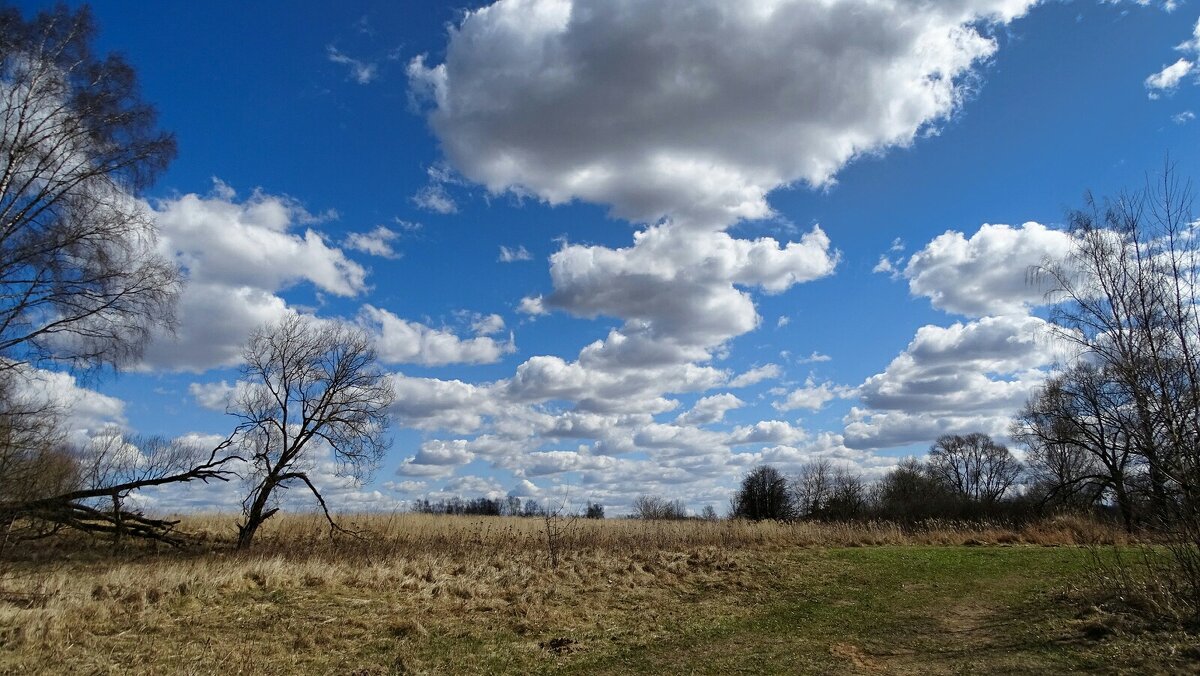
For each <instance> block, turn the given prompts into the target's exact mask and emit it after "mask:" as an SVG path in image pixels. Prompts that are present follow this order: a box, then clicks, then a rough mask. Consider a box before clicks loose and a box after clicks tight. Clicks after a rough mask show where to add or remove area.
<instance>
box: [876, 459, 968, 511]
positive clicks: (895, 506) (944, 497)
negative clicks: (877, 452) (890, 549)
mask: <svg viewBox="0 0 1200 676" xmlns="http://www.w3.org/2000/svg"><path fill="white" fill-rule="evenodd" d="M874 493H875V496H874V502H875V506H876V510H877V512H878V514H879V516H880V517H881V518H884V519H890V520H893V521H902V522H906V523H913V522H917V521H923V520H925V519H930V518H933V517H938V516H947V515H949V514H953V513H954V509H955V508H954V498H953V496H952V495H950V494H949V493H948V492H947V491H946V489H945V488H944V487H943V486H942V484H941V483H940V482H938V481H936V480H935V479H933V478H932V477H931V476H930V475H929V473H928V472H927V471H926V466H925V464H924V463H923V462H921V461H920V460H918V459H917V458H913V457H908V458H904V459H902V460H900V462H899V463H898V464H897V466H896V467H895V468H893V469H892V470H891V471H890V472H888V473H887V474H885V475H884V477H883V479H881V480H880V481H879V483H877V484H876V485H875V489H874Z"/></svg>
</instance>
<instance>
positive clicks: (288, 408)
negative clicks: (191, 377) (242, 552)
mask: <svg viewBox="0 0 1200 676" xmlns="http://www.w3.org/2000/svg"><path fill="white" fill-rule="evenodd" d="M244 358H245V362H246V365H245V366H244V367H243V368H242V376H243V380H242V382H241V383H239V385H240V387H239V391H238V394H237V395H236V397H235V398H234V401H233V403H232V404H231V406H230V408H229V413H231V414H232V415H235V416H237V417H238V418H239V419H240V420H241V424H240V425H239V426H238V438H239V441H240V443H241V446H242V448H243V449H244V452H245V454H246V455H247V457H248V458H249V463H250V466H251V474H250V481H251V483H252V487H251V489H250V492H249V494H248V495H247V496H246V499H245V501H244V502H243V505H242V506H243V514H244V519H243V521H242V523H241V524H240V525H239V526H238V547H239V548H244V547H248V546H249V545H250V543H251V542H252V541H253V539H254V534H255V533H256V532H257V531H258V529H259V527H260V526H262V524H263V522H265V521H266V520H267V519H269V518H270V517H271V516H273V515H274V514H275V513H276V512H277V511H278V510H279V508H278V507H277V506H276V503H275V499H276V497H277V495H276V489H287V488H289V487H291V486H293V485H296V484H302V485H304V486H305V487H307V488H308V490H309V491H310V492H311V493H312V495H313V497H315V498H316V500H317V503H318V504H319V505H320V506H321V510H322V512H324V514H325V517H326V519H327V520H328V522H329V526H330V529H331V532H332V531H334V530H341V528H340V527H339V526H338V525H337V523H336V522H335V521H334V519H333V516H332V515H331V514H330V512H329V507H328V505H327V504H326V502H325V498H324V497H323V496H322V495H321V491H320V489H319V488H318V487H317V486H316V484H314V483H313V481H312V478H311V477H310V476H309V474H308V470H309V468H310V467H311V465H312V463H313V461H314V460H315V458H314V457H313V455H314V454H315V453H317V452H319V450H320V448H321V447H325V448H327V449H328V450H329V451H330V453H331V454H332V457H333V460H334V462H335V463H336V464H337V474H338V476H346V477H352V478H354V479H355V480H362V479H364V478H366V476H368V475H369V473H370V472H371V471H372V470H373V469H374V466H375V464H376V463H377V462H378V461H379V459H380V458H381V457H382V455H383V453H384V451H385V450H386V449H387V447H388V440H387V437H386V436H385V432H386V430H387V426H388V422H389V421H388V415H387V409H388V407H389V406H390V405H391V404H392V400H393V398H394V397H395V394H394V392H393V389H392V385H391V382H390V381H389V380H388V378H387V375H386V374H385V373H384V372H383V371H382V370H380V368H379V367H378V364H377V360H376V356H375V350H374V349H373V348H372V347H371V341H370V338H369V337H368V336H367V335H366V334H365V333H364V332H362V331H361V330H359V329H356V328H352V327H349V326H346V325H344V324H341V323H335V322H330V321H318V320H316V319H314V318H311V317H305V316H301V315H289V316H288V317H286V318H284V319H283V320H281V321H279V322H277V323H274V324H269V325H267V326H264V327H262V328H260V329H259V330H257V331H255V332H254V333H253V334H252V335H251V337H250V340H249V341H248V342H247V343H246V348H245V351H244Z"/></svg>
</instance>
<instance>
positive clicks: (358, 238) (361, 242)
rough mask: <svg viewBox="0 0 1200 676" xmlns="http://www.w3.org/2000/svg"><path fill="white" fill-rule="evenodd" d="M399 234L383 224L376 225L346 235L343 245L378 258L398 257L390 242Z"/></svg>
mask: <svg viewBox="0 0 1200 676" xmlns="http://www.w3.org/2000/svg"><path fill="white" fill-rule="evenodd" d="M399 236H400V235H399V234H398V233H397V232H395V231H394V230H391V229H390V228H387V227H385V226H382V225H379V226H376V227H375V228H374V229H373V230H370V231H368V232H352V233H350V234H349V235H348V236H347V237H346V241H345V245H346V247H347V248H349V249H353V250H355V251H361V252H363V253H365V254H370V255H372V256H379V257H380V258H392V259H395V258H399V257H400V254H399V253H398V252H397V251H396V250H395V249H394V248H393V247H392V242H393V241H394V240H395V239H396V238H397V237H399Z"/></svg>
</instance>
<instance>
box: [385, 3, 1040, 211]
mask: <svg viewBox="0 0 1200 676" xmlns="http://www.w3.org/2000/svg"><path fill="white" fill-rule="evenodd" d="M1034 2H1035V0H948V1H946V2H917V1H916V0H899V1H897V2H877V1H875V0H828V1H825V2H820V3H816V2H807V1H801V0H795V1H786V0H784V1H771V2H766V1H763V2H752V3H749V4H747V3H733V4H730V3H727V2H720V1H718V0H664V1H662V2H653V3H642V4H635V5H618V4H616V3H584V2H571V1H569V0H501V1H499V2H496V3H494V4H492V5H489V6H486V7H482V8H480V9H477V10H473V11H468V12H466V13H465V14H464V16H463V19H462V20H461V21H460V22H459V24H458V25H457V26H454V27H452V28H451V31H450V39H449V45H448V47H447V49H446V59H445V62H444V63H440V64H431V63H428V62H427V59H426V58H425V57H418V58H417V59H414V60H413V61H412V62H411V63H410V65H409V77H410V82H411V84H412V86H413V88H414V90H416V91H419V92H423V93H425V94H426V95H427V96H428V98H429V100H430V101H431V102H432V109H431V111H430V113H429V118H430V122H431V125H432V127H433V129H434V130H435V132H436V133H437V135H438V137H439V139H440V140H441V142H442V145H443V147H444V149H445V152H446V154H447V157H448V159H449V160H450V162H452V163H453V164H454V166H455V167H456V168H457V169H458V170H459V171H461V172H462V173H463V174H464V175H465V176H466V177H467V178H469V179H470V180H472V181H474V182H477V183H481V184H483V185H485V186H486V187H487V188H488V189H489V190H491V191H492V192H496V193H498V192H503V191H508V190H513V191H515V192H517V193H519V194H532V195H536V196H537V197H539V198H541V199H543V200H545V201H547V202H550V203H552V204H559V203H563V202H568V201H570V200H572V199H582V200H586V201H590V202H597V203H601V204H608V205H611V206H612V207H613V212H614V214H615V215H617V216H619V217H622V218H628V219H631V220H634V221H639V222H654V221H657V220H658V219H659V218H661V217H663V216H669V217H671V218H673V219H675V220H676V221H677V222H679V223H685V224H688V225H694V226H699V227H706V228H710V227H721V226H724V225H727V224H729V223H732V222H734V221H736V220H738V219H741V218H759V217H763V216H766V215H768V214H770V213H771V209H770V207H769V206H768V205H767V202H766V194H767V193H768V192H770V191H771V190H773V189H775V188H778V187H780V186H785V185H790V184H792V183H795V182H804V183H807V184H809V185H813V186H824V185H828V184H829V183H831V182H832V180H833V177H834V175H835V174H836V173H837V171H838V170H839V169H840V168H841V167H842V166H843V165H844V164H846V163H847V162H848V161H850V160H851V159H853V158H854V157H856V156H858V155H861V154H863V153H870V152H877V151H880V150H884V149H887V148H891V147H897V146H901V147H903V146H907V145H909V144H911V143H912V142H913V141H914V140H915V139H916V138H917V137H918V135H919V134H921V133H922V131H924V130H926V129H927V128H928V127H929V126H930V125H934V124H937V123H938V122H939V121H942V120H945V119H946V118H947V117H949V116H951V115H953V114H954V112H955V111H956V110H957V109H958V108H959V106H960V105H961V103H962V101H963V99H964V97H965V96H966V93H967V85H965V84H964V82H965V81H966V80H968V79H969V77H970V76H971V75H972V72H973V68H974V67H975V66H976V65H977V64H979V63H981V62H983V61H984V60H986V59H987V58H989V57H990V56H992V55H993V54H994V53H995V51H996V49H997V44H996V41H995V40H994V39H993V38H992V37H990V34H989V31H988V28H989V27H991V26H997V25H1004V24H1007V23H1008V22H1010V21H1012V20H1013V19H1014V18H1016V17H1019V16H1021V15H1023V14H1024V13H1025V12H1026V11H1027V10H1028V8H1029V7H1031V6H1032V5H1033V4H1034ZM780 55H786V58H781V56H780Z"/></svg>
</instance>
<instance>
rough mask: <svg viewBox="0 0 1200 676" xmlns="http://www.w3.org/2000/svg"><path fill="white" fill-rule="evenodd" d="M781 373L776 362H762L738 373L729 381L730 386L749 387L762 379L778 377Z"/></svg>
mask: <svg viewBox="0 0 1200 676" xmlns="http://www.w3.org/2000/svg"><path fill="white" fill-rule="evenodd" d="M782 373H783V370H782V369H780V368H779V365H778V364H763V365H762V366H756V367H754V368H752V369H750V370H749V371H746V372H745V373H742V374H739V375H738V376H737V377H736V378H734V379H733V380H731V381H729V386H730V387H750V386H751V385H756V384H758V383H761V382H762V381H764V380H772V379H774V378H778V377H779V376H780V375H781V374H782Z"/></svg>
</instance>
